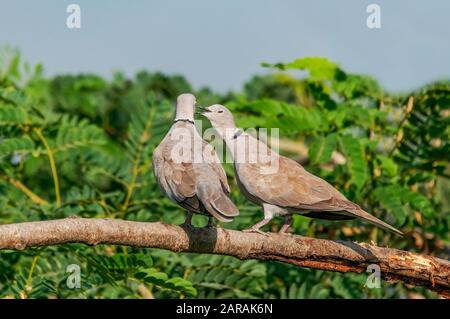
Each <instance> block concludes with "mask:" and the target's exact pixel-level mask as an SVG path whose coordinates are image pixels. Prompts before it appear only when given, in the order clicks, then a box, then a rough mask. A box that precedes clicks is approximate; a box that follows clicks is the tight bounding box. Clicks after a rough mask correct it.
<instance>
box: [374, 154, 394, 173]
mask: <svg viewBox="0 0 450 319" xmlns="http://www.w3.org/2000/svg"><path fill="white" fill-rule="evenodd" d="M376 159H377V161H378V162H379V164H380V167H381V169H382V171H383V172H386V174H387V175H388V176H391V177H393V176H397V173H398V166H397V164H396V163H395V161H394V160H393V159H392V158H390V157H387V156H384V155H377V156H376Z"/></svg>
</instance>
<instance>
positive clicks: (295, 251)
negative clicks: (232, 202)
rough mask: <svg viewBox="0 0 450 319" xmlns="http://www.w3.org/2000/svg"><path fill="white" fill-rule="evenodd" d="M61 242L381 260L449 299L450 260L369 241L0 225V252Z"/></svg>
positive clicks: (341, 263) (386, 272)
mask: <svg viewBox="0 0 450 319" xmlns="http://www.w3.org/2000/svg"><path fill="white" fill-rule="evenodd" d="M63 243H85V244H88V245H97V244H101V243H102V244H115V245H127V246H135V247H149V248H161V249H167V250H171V251H174V252H195V253H211V254H221V255H229V256H234V257H237V258H240V259H261V260H276V261H280V262H285V263H289V264H293V265H296V266H300V267H307V268H313V269H320V270H327V271H337V272H354V273H363V272H366V270H367V266H368V265H370V264H377V265H379V266H380V270H381V275H382V277H383V278H384V279H386V280H388V281H401V282H404V283H407V284H411V285H417V286H424V287H427V288H429V289H431V290H434V291H436V292H438V293H440V294H441V295H443V296H445V297H450V262H449V261H447V260H443V259H439V258H435V257H431V256H423V255H419V254H416V253H411V252H407V251H402V250H398V249H393V248H383V247H377V246H374V245H369V244H365V243H354V242H344V241H332V240H324V239H314V238H308V237H302V236H297V235H279V234H269V235H268V236H264V235H260V234H254V233H243V232H240V231H235V230H229V229H223V228H187V227H181V226H174V225H167V224H163V223H143V222H133V221H124V220H111V219H85V218H75V217H74V218H66V219H59V220H52V221H39V222H26V223H18V224H8V225H0V250H1V249H13V250H23V249H26V248H29V247H35V246H47V245H58V244H63Z"/></svg>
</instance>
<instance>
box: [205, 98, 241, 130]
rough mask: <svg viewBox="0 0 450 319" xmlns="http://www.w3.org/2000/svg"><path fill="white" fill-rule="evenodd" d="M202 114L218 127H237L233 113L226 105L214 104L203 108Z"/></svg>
mask: <svg viewBox="0 0 450 319" xmlns="http://www.w3.org/2000/svg"><path fill="white" fill-rule="evenodd" d="M202 115H203V116H205V117H206V118H207V119H208V120H209V121H210V122H211V124H212V126H213V127H214V128H216V129H228V128H235V127H236V124H234V118H233V114H232V113H231V112H230V110H229V109H227V108H226V107H225V106H223V105H220V104H214V105H211V106H208V107H205V108H203V112H202Z"/></svg>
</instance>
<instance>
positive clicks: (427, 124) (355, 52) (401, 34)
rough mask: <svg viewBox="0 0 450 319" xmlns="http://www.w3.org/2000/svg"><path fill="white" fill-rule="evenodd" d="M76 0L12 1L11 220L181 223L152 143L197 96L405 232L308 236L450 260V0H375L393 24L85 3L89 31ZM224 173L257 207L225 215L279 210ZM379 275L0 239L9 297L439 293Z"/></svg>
mask: <svg viewBox="0 0 450 319" xmlns="http://www.w3.org/2000/svg"><path fill="white" fill-rule="evenodd" d="M70 3H71V2H60V1H50V0H46V1H40V2H39V3H37V2H31V1H9V0H7V1H2V3H1V9H0V47H1V49H0V223H4V224H6V223H13V222H23V221H32V220H47V219H55V218H63V217H66V216H69V215H73V214H76V215H79V216H83V217H97V218H102V217H107V218H120V219H128V220H139V221H159V220H161V221H164V222H167V223H173V224H177V223H178V224H179V223H182V222H183V221H184V218H185V212H183V210H182V209H181V208H179V207H178V206H177V205H175V204H173V203H172V202H171V201H170V200H169V199H167V198H165V197H164V195H163V193H162V192H161V191H160V190H159V189H158V187H157V185H156V181H155V179H154V177H153V174H152V167H151V156H152V151H153V149H154V147H155V146H156V145H157V144H158V143H159V141H160V140H161V139H162V137H163V136H164V135H165V133H166V132H167V130H168V129H169V127H170V125H171V123H172V119H173V115H174V102H175V99H176V97H177V95H179V94H181V93H185V92H192V93H194V94H195V95H196V96H197V100H198V101H199V104H200V105H209V104H213V103H222V104H225V105H226V106H227V107H229V108H231V109H232V110H233V112H234V113H235V114H236V118H237V119H238V125H239V126H241V127H243V128H278V129H279V130H280V137H281V140H280V152H281V153H282V154H284V155H287V156H289V157H291V158H293V159H295V160H296V161H298V162H299V163H301V164H302V165H304V166H305V167H306V169H307V170H309V171H311V172H312V173H314V174H316V175H319V176H321V177H322V178H324V179H326V180H327V181H328V182H330V183H331V184H333V186H335V187H336V188H338V189H339V190H340V191H341V192H343V193H344V194H345V195H346V196H347V197H348V198H349V199H351V200H353V201H355V202H357V203H359V204H360V205H361V206H363V207H364V208H365V209H366V210H367V211H369V212H371V213H373V214H374V215H376V216H377V217H379V218H381V219H383V220H385V221H387V222H389V223H391V224H392V225H393V226H395V227H397V228H399V229H401V230H402V231H403V232H404V233H405V234H406V236H405V237H404V238H397V237H395V236H393V235H391V234H388V233H386V232H384V231H382V230H378V229H376V228H374V227H372V226H370V225H367V224H363V223H359V222H358V221H348V222H327V221H319V220H312V219H308V218H305V217H301V216H295V220H294V224H293V227H292V231H293V232H295V233H297V234H301V235H306V236H312V237H318V238H326V239H342V240H351V241H360V242H373V243H376V244H378V245H381V246H389V247H395V248H399V249H404V250H409V251H416V252H420V253H423V254H428V255H433V256H438V257H440V258H444V259H448V258H449V253H450V249H449V239H450V238H449V227H450V214H449V212H450V201H449V196H450V190H449V185H450V182H449V178H450V169H449V160H450V155H449V154H450V138H449V137H450V128H449V122H450V82H449V74H450V63H449V61H448V56H449V53H450V44H449V41H448V40H447V39H448V36H449V35H450V32H449V31H450V25H449V23H448V22H447V21H446V19H445V18H446V16H445V14H446V12H448V11H449V9H450V4H449V3H447V2H444V1H431V2H427V3H425V2H422V1H396V2H392V1H390V2H389V1H377V2H376V3H377V4H378V5H379V7H380V9H381V16H380V17H381V20H380V21H381V28H376V29H370V28H369V27H368V26H367V18H368V16H369V15H370V14H371V13H368V12H366V9H367V6H368V5H369V4H371V3H372V2H370V1H346V2H345V3H340V4H338V3H335V2H331V1H314V2H313V1H283V2H276V1H246V2H245V3H238V2H237V1H227V2H225V1H220V2H219V1H216V2H214V3H212V2H210V1H209V2H207V1H200V0H198V1H190V2H187V1H183V2H182V1H171V2H169V3H166V2H163V1H145V2H144V1H134V2H132V3H129V2H125V1H115V2H109V3H106V2H100V1H96V2H93V1H78V2H76V3H77V4H78V5H79V7H80V8H81V15H80V17H81V28H80V29H77V28H75V29H70V28H68V27H67V25H66V22H67V21H66V20H67V18H68V17H69V16H70V15H71V13H67V12H66V8H67V6H68V5H69V4H70ZM203 124H204V125H203V128H205V127H208V125H209V124H208V123H206V122H204V123H203ZM212 142H214V141H212ZM225 169H226V171H227V174H228V176H229V182H230V185H231V187H232V189H233V192H232V198H233V200H234V201H235V202H236V203H237V205H238V206H239V209H240V216H239V218H237V219H236V220H235V221H233V222H232V223H230V224H223V225H220V226H221V227H226V228H233V229H243V228H246V227H248V226H250V225H252V224H254V223H255V222H256V221H258V220H260V219H261V217H262V212H261V209H260V208H259V207H257V206H255V205H253V204H251V203H249V202H248V201H247V200H246V199H245V198H243V196H242V195H241V194H240V193H239V191H238V190H237V186H236V184H235V181H234V176H233V168H232V166H231V165H229V164H226V165H225ZM281 222H282V221H281V220H275V221H274V222H272V223H271V224H270V225H269V226H266V228H264V230H267V231H276V230H277V229H278V227H279V226H280V225H281ZM194 224H195V225H197V226H203V225H205V224H206V220H205V218H204V217H202V216H196V217H195V218H194ZM70 264H77V265H79V266H80V269H81V276H82V280H81V284H82V286H81V288H80V289H71V288H70V287H68V286H67V283H66V280H67V273H66V267H67V265H70ZM367 276H368V274H340V273H331V272H322V271H315V270H309V269H300V268H297V267H293V266H290V265H285V264H281V263H277V262H262V261H239V260H237V259H234V258H231V257H226V256H208V255H197V254H176V253H172V252H167V251H162V250H157V249H136V248H129V247H118V246H112V245H99V246H95V247H88V246H84V245H77V244H68V245H61V246H56V247H46V248H40V249H30V250H26V251H23V252H15V251H2V252H0V297H8V298H10V297H12V298H73V297H76V298H115V297H116V298H199V297H200V298H438V295H437V294H435V293H433V292H431V291H429V290H426V289H424V288H420V287H413V286H409V285H404V284H399V283H397V284H396V283H389V282H385V281H382V284H381V287H380V288H372V289H371V288H369V287H368V286H367V285H366V280H367Z"/></svg>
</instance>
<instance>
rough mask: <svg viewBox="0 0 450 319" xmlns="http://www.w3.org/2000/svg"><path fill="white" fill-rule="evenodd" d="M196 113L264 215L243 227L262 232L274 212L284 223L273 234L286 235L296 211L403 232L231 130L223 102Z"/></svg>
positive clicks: (231, 120) (229, 115)
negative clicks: (206, 123) (207, 123)
mask: <svg viewBox="0 0 450 319" xmlns="http://www.w3.org/2000/svg"><path fill="white" fill-rule="evenodd" d="M202 115H203V116H205V117H206V118H207V119H208V120H209V121H210V122H211V124H212V126H213V127H214V129H215V130H216V132H217V134H218V135H219V137H220V138H221V139H222V140H223V141H224V142H225V144H226V146H227V148H228V150H229V153H230V155H231V157H232V159H233V162H234V170H235V176H236V181H237V184H238V186H239V188H240V189H241V192H242V193H243V194H244V196H246V197H247V199H249V200H250V201H252V202H253V203H255V204H258V205H261V206H262V208H263V211H264V219H263V220H261V221H260V222H258V223H256V224H255V225H253V226H252V227H251V228H249V229H247V230H245V231H247V232H258V233H263V232H262V231H261V230H260V228H261V227H262V226H264V225H266V224H267V223H269V222H270V221H271V220H272V218H273V217H275V216H283V217H284V218H285V223H284V225H283V226H282V227H281V229H280V231H279V232H280V233H281V234H283V233H286V231H287V230H288V229H289V227H290V225H291V223H292V214H294V213H296V214H300V215H303V216H307V217H311V218H319V219H327V220H347V219H354V218H359V219H362V220H364V221H366V222H369V223H371V224H373V225H375V226H378V227H381V228H383V229H385V230H388V231H391V232H393V233H395V234H397V235H401V236H402V235H403V233H402V232H400V231H399V230H397V229H395V228H394V227H392V226H391V225H389V224H387V223H385V222H383V221H381V220H379V219H378V218H376V217H375V216H373V215H371V214H369V213H367V212H366V211H364V210H363V209H362V208H361V207H360V206H358V205H357V204H355V203H353V202H351V201H350V200H348V199H347V198H346V197H345V196H344V195H343V194H341V193H340V192H339V191H338V190H336V189H335V188H334V187H333V186H332V185H330V184H329V183H328V182H326V181H325V180H323V179H321V178H320V177H317V176H315V175H313V174H311V173H309V172H308V171H306V170H305V169H304V168H303V166H301V165H300V164H299V163H297V162H296V161H294V160H292V159H290V158H287V157H284V156H281V155H279V154H278V153H276V152H275V151H273V150H272V149H270V148H269V147H268V146H267V145H266V144H265V143H264V142H262V141H260V140H258V139H256V138H254V137H253V136H251V135H250V134H247V133H245V132H243V131H242V130H241V129H238V128H236V125H235V122H234V118H233V114H232V113H231V112H230V111H229V110H228V109H227V108H226V107H225V106H223V105H219V104H215V105H211V106H209V107H205V108H203V111H202ZM243 155H244V156H243ZM263 234H264V233H263Z"/></svg>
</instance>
